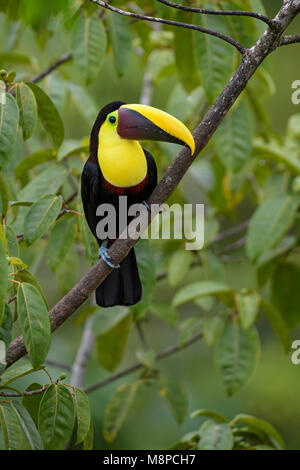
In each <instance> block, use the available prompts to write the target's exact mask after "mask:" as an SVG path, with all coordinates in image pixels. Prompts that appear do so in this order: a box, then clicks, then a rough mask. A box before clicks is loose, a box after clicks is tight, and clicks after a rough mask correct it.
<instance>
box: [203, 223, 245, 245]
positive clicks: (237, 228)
mask: <svg viewBox="0 0 300 470" xmlns="http://www.w3.org/2000/svg"><path fill="white" fill-rule="evenodd" d="M249 223H250V220H245V221H244V222H242V223H240V224H239V225H235V226H234V227H230V228H227V229H226V230H223V232H220V233H218V234H217V235H216V236H215V237H214V238H213V239H212V242H211V244H215V243H219V242H221V241H223V240H225V239H226V238H230V237H232V236H233V235H237V234H238V233H240V232H243V231H244V230H246V228H247V227H248V225H249Z"/></svg>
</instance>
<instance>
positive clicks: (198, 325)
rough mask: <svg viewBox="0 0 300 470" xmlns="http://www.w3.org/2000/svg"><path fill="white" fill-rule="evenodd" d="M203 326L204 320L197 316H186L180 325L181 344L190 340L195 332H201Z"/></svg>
mask: <svg viewBox="0 0 300 470" xmlns="http://www.w3.org/2000/svg"><path fill="white" fill-rule="evenodd" d="M202 328H203V320H202V318H199V317H197V316H195V317H190V318H186V319H185V320H183V322H181V323H180V325H179V328H178V329H179V332H180V336H179V340H178V342H179V345H183V344H184V343H186V342H187V341H189V340H190V339H191V338H192V337H193V336H194V335H195V334H197V333H199V332H200V331H201V330H202Z"/></svg>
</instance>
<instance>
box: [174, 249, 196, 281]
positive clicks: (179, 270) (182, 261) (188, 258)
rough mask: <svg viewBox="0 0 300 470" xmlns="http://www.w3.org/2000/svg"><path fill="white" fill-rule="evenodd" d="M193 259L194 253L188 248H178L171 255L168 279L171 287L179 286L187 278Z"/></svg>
mask: <svg viewBox="0 0 300 470" xmlns="http://www.w3.org/2000/svg"><path fill="white" fill-rule="evenodd" d="M192 259H193V255H192V253H191V252H190V251H187V250H178V251H175V252H174V253H173V254H172V255H171V257H170V262H169V266H168V281H169V284H170V286H171V287H176V286H178V285H179V284H180V283H181V281H182V280H183V279H185V278H186V276H187V274H188V272H189V270H190V264H191V262H192Z"/></svg>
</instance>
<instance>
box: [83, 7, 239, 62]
mask: <svg viewBox="0 0 300 470" xmlns="http://www.w3.org/2000/svg"><path fill="white" fill-rule="evenodd" d="M90 1H91V2H93V3H96V4H97V5H99V6H100V7H103V8H106V9H107V10H110V11H113V12H115V13H119V14H120V15H123V16H128V17H131V18H136V19H138V20H144V21H152V22H155V23H161V24H167V25H170V26H178V27H180V28H187V29H193V30H195V31H199V32H201V33H205V34H210V35H211V36H215V37H217V38H219V39H222V40H223V41H226V42H228V43H229V44H231V45H232V46H234V47H235V48H236V49H237V50H238V51H239V52H240V53H241V54H244V53H245V51H246V49H245V48H244V47H243V46H242V45H241V44H240V43H239V42H238V41H236V40H235V39H233V38H231V37H230V36H227V35H226V34H223V33H219V32H217V31H213V30H212V29H208V28H204V27H202V26H196V25H194V24H188V23H182V22H180V21H173V20H165V19H163V18H158V17H155V16H147V15H142V14H139V13H133V12H129V11H124V10H121V9H120V8H116V7H113V6H112V5H110V4H108V3H106V2H103V1H102V0H90Z"/></svg>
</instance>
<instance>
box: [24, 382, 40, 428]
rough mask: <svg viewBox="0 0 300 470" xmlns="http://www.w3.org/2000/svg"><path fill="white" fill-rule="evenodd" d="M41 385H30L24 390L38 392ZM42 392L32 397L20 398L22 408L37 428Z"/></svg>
mask: <svg viewBox="0 0 300 470" xmlns="http://www.w3.org/2000/svg"><path fill="white" fill-rule="evenodd" d="M41 388H42V385H41V384H39V383H32V384H31V385H29V387H27V388H26V392H32V391H33V390H40V389H41ZM43 394H44V392H41V393H35V394H33V395H24V396H23V398H22V403H23V406H24V407H25V408H26V410H27V411H28V413H29V414H30V416H31V418H32V420H33V422H34V424H35V425H36V427H37V426H38V415H39V407H40V403H41V399H42V397H43Z"/></svg>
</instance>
